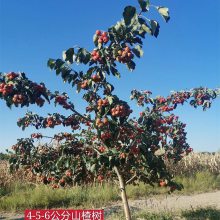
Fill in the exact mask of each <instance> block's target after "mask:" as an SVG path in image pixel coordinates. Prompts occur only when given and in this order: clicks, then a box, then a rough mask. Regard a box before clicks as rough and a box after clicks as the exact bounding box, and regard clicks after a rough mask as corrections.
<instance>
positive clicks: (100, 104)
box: [97, 99, 109, 110]
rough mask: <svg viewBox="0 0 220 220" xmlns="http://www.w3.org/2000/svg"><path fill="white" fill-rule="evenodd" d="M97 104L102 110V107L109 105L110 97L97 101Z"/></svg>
mask: <svg viewBox="0 0 220 220" xmlns="http://www.w3.org/2000/svg"><path fill="white" fill-rule="evenodd" d="M97 105H98V107H97V109H98V110H100V109H101V108H102V107H105V106H107V105H109V101H108V99H99V100H98V101H97Z"/></svg>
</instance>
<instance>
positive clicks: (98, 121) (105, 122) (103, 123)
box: [95, 118, 108, 128]
mask: <svg viewBox="0 0 220 220" xmlns="http://www.w3.org/2000/svg"><path fill="white" fill-rule="evenodd" d="M95 124H96V126H97V127H98V128H101V127H103V126H107V125H108V118H104V119H103V120H102V119H101V118H97V119H96V121H95Z"/></svg>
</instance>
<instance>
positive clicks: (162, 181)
mask: <svg viewBox="0 0 220 220" xmlns="http://www.w3.org/2000/svg"><path fill="white" fill-rule="evenodd" d="M159 184H160V186H161V187H164V186H166V185H167V184H166V182H165V181H164V180H161V181H160V183H159Z"/></svg>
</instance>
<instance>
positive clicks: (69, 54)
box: [63, 48, 74, 63]
mask: <svg viewBox="0 0 220 220" xmlns="http://www.w3.org/2000/svg"><path fill="white" fill-rule="evenodd" d="M73 55H74V48H69V49H68V50H67V51H63V59H64V60H65V61H68V62H70V63H73Z"/></svg>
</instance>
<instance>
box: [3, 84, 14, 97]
mask: <svg viewBox="0 0 220 220" xmlns="http://www.w3.org/2000/svg"><path fill="white" fill-rule="evenodd" d="M13 89H14V86H13V85H12V84H5V83H0V93H2V95H3V96H7V95H9V94H11V93H12V92H13Z"/></svg>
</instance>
